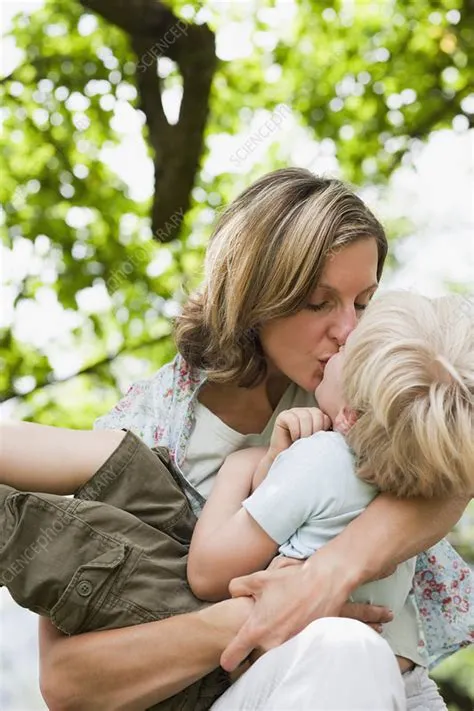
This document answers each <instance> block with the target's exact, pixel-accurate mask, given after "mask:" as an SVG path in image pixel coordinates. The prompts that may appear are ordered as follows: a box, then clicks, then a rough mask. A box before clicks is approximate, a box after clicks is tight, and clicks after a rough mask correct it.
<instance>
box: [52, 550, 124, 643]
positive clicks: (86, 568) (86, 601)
mask: <svg viewBox="0 0 474 711" xmlns="http://www.w3.org/2000/svg"><path fill="white" fill-rule="evenodd" d="M110 545H111V546H112V547H110V548H109V549H108V550H106V551H104V552H103V553H101V554H100V555H98V556H97V557H96V558H94V560H92V561H91V562H90V563H87V564H85V565H81V566H80V567H79V568H78V569H77V570H76V572H75V573H74V575H73V576H72V578H71V580H70V582H69V584H68V586H67V588H66V589H65V590H64V592H63V594H62V595H61V597H60V598H59V600H58V602H57V603H56V605H55V606H54V607H53V609H52V610H51V615H50V617H51V621H52V623H53V624H54V625H55V626H56V627H57V628H58V629H59V630H61V632H63V633H64V634H68V635H71V634H77V633H78V632H80V631H81V628H83V627H84V625H85V624H86V622H87V620H88V619H90V617H91V616H93V615H95V614H96V613H98V612H100V607H101V605H102V604H103V603H104V601H105V600H106V598H107V595H108V593H109V592H110V590H111V588H112V586H113V583H114V581H115V579H116V577H117V575H118V573H119V572H120V566H122V565H123V564H124V562H125V560H126V558H127V556H128V550H127V546H126V545H125V544H124V543H119V542H118V541H114V542H113V543H112V542H110Z"/></svg>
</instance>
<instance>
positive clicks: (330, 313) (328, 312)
mask: <svg viewBox="0 0 474 711" xmlns="http://www.w3.org/2000/svg"><path fill="white" fill-rule="evenodd" d="M377 259H378V252H377V243H376V241H375V239H372V238H367V239H363V240H359V241H358V242H355V243H354V244H351V245H349V246H348V247H344V248H343V249H341V250H340V251H339V252H337V253H336V254H334V255H332V256H331V257H329V258H328V260H327V262H326V265H325V267H324V270H323V273H322V275H321V279H320V281H319V284H318V286H317V288H316V289H315V291H314V292H313V293H312V294H311V296H310V298H309V300H308V303H307V305H306V306H305V307H304V308H303V309H302V310H301V311H299V312H298V313H296V314H294V315H293V316H287V317H285V318H279V319H275V320H273V321H270V322H269V323H267V324H266V325H265V326H263V327H262V328H261V330H260V338H261V343H262V347H263V350H264V352H265V355H266V356H267V359H268V363H269V366H270V369H271V370H276V371H279V372H280V373H283V374H284V375H286V377H287V378H289V379H290V380H292V381H293V382H295V383H296V384H297V385H299V386H300V387H301V388H303V389H304V390H308V391H312V390H315V388H316V387H317V386H318V385H319V383H320V382H321V379H322V377H323V374H324V368H325V366H326V363H327V361H328V360H329V358H331V356H333V355H334V354H335V353H337V352H338V350H339V347H340V346H342V345H344V343H345V342H346V339H347V336H348V335H349V333H350V332H351V331H352V330H353V329H354V328H355V326H356V324H357V320H358V318H359V316H360V315H361V314H362V312H363V311H364V309H365V307H366V306H367V304H368V303H369V301H370V299H371V297H372V295H373V293H374V292H375V290H376V288H377Z"/></svg>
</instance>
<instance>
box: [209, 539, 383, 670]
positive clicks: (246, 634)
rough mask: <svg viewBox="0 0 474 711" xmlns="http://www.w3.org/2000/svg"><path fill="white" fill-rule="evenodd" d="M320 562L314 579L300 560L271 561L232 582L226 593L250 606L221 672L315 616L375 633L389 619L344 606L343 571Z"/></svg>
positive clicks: (379, 611) (378, 611)
mask: <svg viewBox="0 0 474 711" xmlns="http://www.w3.org/2000/svg"><path fill="white" fill-rule="evenodd" d="M320 553H321V551H320V552H319V553H318V555H319V554H320ZM320 558H321V565H320V567H319V568H318V570H317V575H316V574H315V570H314V569H313V570H311V572H310V570H309V568H308V567H307V566H306V565H305V561H296V560H292V559H288V558H276V559H275V560H274V561H273V562H272V564H271V565H270V567H269V568H268V569H267V570H265V571H260V572H258V573H253V574H252V575H247V576H244V577H242V578H236V579H235V580H233V581H232V582H231V584H230V586H229V590H230V593H231V595H232V596H233V597H238V596H240V595H248V596H251V597H253V599H254V600H255V606H254V608H253V611H252V613H251V615H250V617H249V618H248V620H247V622H246V623H245V624H244V625H243V627H242V628H241V630H240V632H239V633H238V635H237V636H236V637H235V639H234V640H233V641H232V642H231V643H230V644H229V646H228V647H227V648H226V649H225V651H224V653H223V654H222V656H221V665H222V666H223V667H224V669H226V670H227V671H232V670H233V669H235V668H236V667H237V666H238V664H239V663H240V662H241V661H242V660H243V659H245V658H246V657H247V656H248V655H249V654H250V652H252V651H253V650H254V649H260V650H263V651H268V650H269V649H272V648H273V647H277V646H278V645H280V644H282V643H283V642H286V640H287V639H289V638H290V637H293V636H294V635H295V634H298V632H301V630H303V629H304V628H305V627H306V626H307V625H308V624H309V623H310V622H312V621H313V620H315V619H317V618H319V617H338V616H340V615H342V616H344V617H352V618H354V619H358V620H361V621H362V622H366V623H368V624H371V626H374V627H375V629H378V628H379V626H380V624H381V623H384V622H390V620H391V619H393V616H392V614H391V612H390V611H389V610H388V609H387V608H385V607H378V606H375V605H363V604H360V603H347V602H346V601H347V598H348V597H349V594H350V591H349V589H348V588H346V587H345V585H344V581H343V580H342V579H341V572H342V571H340V570H336V569H335V568H334V566H333V565H332V564H331V563H327V562H326V561H325V560H324V557H323V556H320Z"/></svg>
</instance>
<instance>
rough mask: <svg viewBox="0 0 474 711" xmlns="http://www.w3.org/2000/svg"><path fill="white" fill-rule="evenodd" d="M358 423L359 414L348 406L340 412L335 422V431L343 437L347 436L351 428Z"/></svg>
mask: <svg viewBox="0 0 474 711" xmlns="http://www.w3.org/2000/svg"><path fill="white" fill-rule="evenodd" d="M356 421H357V412H356V411H355V410H351V409H350V407H347V406H346V405H345V406H344V407H343V408H342V409H341V410H339V412H338V413H337V415H336V418H335V420H334V424H333V429H334V430H335V431H337V432H340V433H341V434H342V435H346V434H347V433H348V432H349V430H350V429H351V427H352V426H353V425H355V423H356Z"/></svg>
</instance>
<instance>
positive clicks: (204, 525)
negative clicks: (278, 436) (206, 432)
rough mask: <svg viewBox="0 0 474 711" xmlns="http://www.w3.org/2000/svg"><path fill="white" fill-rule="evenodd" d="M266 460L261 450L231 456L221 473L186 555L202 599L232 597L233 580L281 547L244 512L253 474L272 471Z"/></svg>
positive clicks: (190, 575)
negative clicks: (231, 586) (230, 586)
mask: <svg viewBox="0 0 474 711" xmlns="http://www.w3.org/2000/svg"><path fill="white" fill-rule="evenodd" d="M262 457H263V459H262ZM265 457H266V449H262V448H260V447H254V448H253V449H246V450H242V451H240V452H235V453H234V454H231V455H230V456H229V457H227V459H226V460H225V462H224V464H223V465H222V467H221V468H220V470H219V474H218V475H217V478H216V482H215V484H214V487H213V490H212V493H211V495H210V497H209V500H208V501H207V503H206V505H205V507H204V510H203V512H202V514H201V516H200V518H199V520H198V522H197V524H196V527H195V529H194V532H193V537H192V541H191V547H190V550H189V557H188V567H187V575H188V581H189V584H190V586H191V588H192V590H193V592H194V594H195V595H196V596H197V597H199V598H201V599H203V600H222V599H224V598H226V597H229V582H230V580H231V579H232V578H234V577H236V576H237V575H245V574H246V573H251V572H254V571H255V570H260V569H261V568H264V567H266V566H267V565H268V563H269V562H270V561H271V559H272V558H273V556H274V555H275V553H276V551H277V549H278V544H277V543H275V541H273V540H272V539H271V538H270V536H268V535H267V534H266V533H265V531H264V530H263V529H262V528H261V527H260V526H259V525H258V524H257V523H256V522H255V521H254V520H253V518H252V517H251V516H250V515H249V514H248V513H247V511H246V510H245V509H244V508H242V501H243V500H244V499H246V498H247V496H249V494H250V493H251V491H252V490H253V488H254V486H253V479H254V475H255V474H256V473H257V472H258V473H259V477H261V476H262V474H263V472H264V471H268V469H269V467H270V464H269V463H268V462H267V460H266V459H265ZM262 461H263V462H264V464H263V465H262V464H261V463H262Z"/></svg>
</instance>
